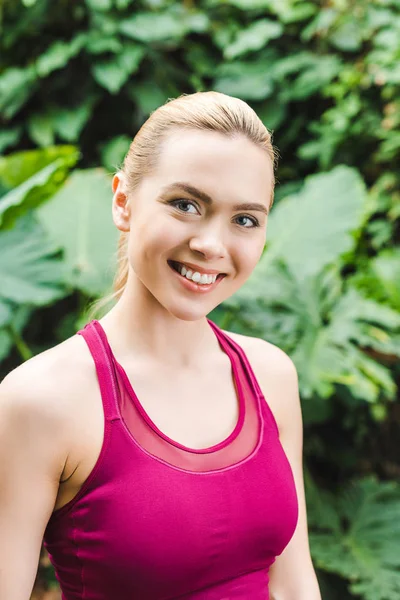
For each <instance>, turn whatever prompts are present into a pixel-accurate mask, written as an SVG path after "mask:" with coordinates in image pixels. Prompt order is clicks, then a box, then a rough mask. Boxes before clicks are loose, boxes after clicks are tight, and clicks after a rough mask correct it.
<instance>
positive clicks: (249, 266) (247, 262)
mask: <svg viewBox="0 0 400 600" xmlns="http://www.w3.org/2000/svg"><path fill="white" fill-rule="evenodd" d="M264 245H265V240H264V239H262V240H260V241H254V243H252V244H247V245H246V246H245V247H244V248H243V251H242V252H241V255H240V265H241V270H242V271H243V275H244V276H247V275H248V274H249V273H250V272H251V271H252V270H253V269H254V268H255V266H256V265H257V263H258V261H259V260H260V258H261V256H262V252H263V249H264Z"/></svg>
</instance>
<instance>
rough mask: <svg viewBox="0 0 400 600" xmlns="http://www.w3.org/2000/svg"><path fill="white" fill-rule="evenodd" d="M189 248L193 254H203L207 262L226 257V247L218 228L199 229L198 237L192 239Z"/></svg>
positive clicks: (194, 236)
mask: <svg viewBox="0 0 400 600" xmlns="http://www.w3.org/2000/svg"><path fill="white" fill-rule="evenodd" d="M189 248H190V249H191V250H192V251H193V252H197V253H198V254H201V255H202V257H203V258H205V259H207V260H215V259H217V258H224V257H225V256H226V249H225V245H224V243H223V240H222V235H221V232H220V231H219V229H218V228H211V227H203V228H199V230H198V231H197V232H196V235H193V236H192V237H191V239H190V241H189Z"/></svg>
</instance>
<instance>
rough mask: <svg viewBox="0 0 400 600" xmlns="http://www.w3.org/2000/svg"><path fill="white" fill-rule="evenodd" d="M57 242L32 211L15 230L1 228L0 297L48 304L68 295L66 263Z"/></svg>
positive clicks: (41, 304) (22, 302)
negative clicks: (48, 235)
mask: <svg viewBox="0 0 400 600" xmlns="http://www.w3.org/2000/svg"><path fill="white" fill-rule="evenodd" d="M58 251H59V247H58V246H57V244H55V243H53V242H52V241H50V240H49V238H48V237H47V236H46V233H45V231H44V229H43V227H41V226H40V225H39V224H38V223H37V221H36V220H35V219H34V218H33V217H32V215H31V214H29V215H24V217H22V218H20V219H19V220H18V221H17V223H16V224H15V226H14V228H13V229H12V230H7V231H0V281H1V289H0V299H3V300H6V301H12V302H14V303H16V304H28V305H34V306H45V305H47V304H50V303H52V302H55V301H56V300H58V299H59V298H62V297H63V296H65V294H66V289H65V287H64V281H65V270H64V264H63V262H62V261H61V260H60V259H59V258H55V253H56V252H58Z"/></svg>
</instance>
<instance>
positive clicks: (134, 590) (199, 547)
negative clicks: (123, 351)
mask: <svg viewBox="0 0 400 600" xmlns="http://www.w3.org/2000/svg"><path fill="white" fill-rule="evenodd" d="M208 323H209V325H210V327H211V328H212V329H213V331H214V332H215V335H216V337H217V339H218V341H219V344H220V346H221V348H222V350H223V351H224V352H226V354H227V355H228V356H229V358H230V361H231V364H232V377H233V381H234V383H235V388H236V391H237V397H238V404H239V417H238V421H237V424H236V426H235V427H234V429H233V431H232V433H231V434H230V435H229V436H228V437H227V438H226V439H225V440H223V441H222V442H220V443H218V444H216V445H214V446H211V447H209V448H202V449H193V448H189V447H187V446H184V445H182V444H180V443H178V442H176V441H174V440H172V439H171V438H169V437H168V436H167V435H165V434H164V433H163V432H162V431H160V430H159V429H158V428H157V426H156V425H155V423H154V422H153V421H152V420H151V419H150V417H149V415H148V414H147V413H146V411H145V410H144V408H143V406H142V404H141V403H140V400H139V398H138V397H137V396H136V394H135V392H134V389H133V387H132V384H131V382H130V381H129V379H128V377H127V374H126V372H125V370H124V368H123V367H122V365H121V364H119V363H118V362H117V360H116V359H115V356H114V355H113V352H112V349H111V347H110V345H109V343H108V340H107V336H106V333H105V331H104V329H103V328H102V326H101V324H100V323H99V321H97V320H96V319H94V320H92V321H90V323H88V324H87V325H85V327H84V328H83V329H81V330H80V331H78V334H80V335H82V336H83V337H84V339H85V340H86V343H87V345H88V347H89V350H90V352H91V354H92V356H93V360H94V363H95V367H96V371H97V377H98V381H99V386H100V392H101V397H102V402H103V410H104V439H103V444H102V448H101V452H100V455H99V458H98V460H97V462H96V465H95V466H94V468H93V470H92V472H91V473H90V475H89V477H88V478H87V479H86V481H85V482H84V484H83V486H82V488H81V489H80V491H79V492H78V494H77V495H76V496H75V497H74V498H73V499H72V500H70V501H69V502H68V503H67V504H66V505H64V506H63V507H61V508H59V509H58V510H56V511H54V513H53V514H52V516H51V518H50V520H49V522H48V525H47V528H46V531H45V535H44V545H45V547H46V549H47V551H48V552H49V556H50V560H51V562H52V564H53V566H54V569H55V573H56V577H57V579H58V581H59V583H60V587H61V591H62V600H175V599H179V600H228V599H229V600H234V599H241V600H249V599H250V598H251V600H269V593H268V583H269V577H268V570H269V567H270V566H271V565H272V563H273V562H274V560H275V557H276V556H278V555H279V554H281V553H282V551H283V550H284V548H285V547H286V546H287V544H288V543H289V541H290V539H291V538H292V536H293V533H294V531H295V528H296V525H297V519H298V501H297V500H298V499H297V495H296V488H295V484H294V479H293V474H292V470H291V468H290V464H289V462H288V460H287V457H286V455H285V453H284V450H283V447H282V446H281V443H280V441H279V432H278V427H277V424H276V421H275V419H274V416H273V414H272V412H271V410H270V408H269V406H268V404H267V402H266V400H265V398H264V397H263V394H262V392H261V389H260V387H259V385H258V383H257V380H256V378H255V376H254V373H253V371H252V369H251V366H250V364H249V362H248V360H247V357H246V355H245V353H244V351H243V350H242V348H241V347H240V346H239V345H238V344H237V343H236V342H234V341H233V340H232V339H231V338H230V337H229V336H228V335H227V334H225V333H224V332H223V331H222V330H221V329H219V328H218V327H217V325H215V323H213V322H212V321H210V320H208ZM132 383H133V385H134V382H132Z"/></svg>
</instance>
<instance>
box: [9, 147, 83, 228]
mask: <svg viewBox="0 0 400 600" xmlns="http://www.w3.org/2000/svg"><path fill="white" fill-rule="evenodd" d="M51 156H53V157H54V156H55V157H56V158H55V159H54V158H53V161H52V162H50V163H48V159H49V158H50V157H51ZM78 156H79V155H78V151H77V150H76V148H75V147H74V146H64V147H60V148H59V149H54V151H50V150H49V149H46V151H44V152H43V153H41V152H40V151H39V152H38V151H29V152H21V153H16V154H15V155H11V156H10V157H3V158H1V159H0V179H2V180H3V181H5V182H7V183H10V182H12V181H14V182H15V181H18V182H19V183H18V184H17V186H16V187H15V188H14V189H12V190H11V191H10V192H8V193H6V194H5V195H3V196H2V197H1V198H0V228H3V229H5V228H8V227H10V226H11V225H12V223H14V221H15V219H17V218H18V217H20V216H21V215H23V214H24V213H25V212H27V211H28V210H29V209H31V208H35V207H37V206H38V205H39V204H40V203H41V202H43V201H44V200H46V199H47V198H49V197H50V196H52V195H53V194H54V193H55V192H56V191H57V190H58V189H59V187H60V185H62V183H63V181H64V180H65V177H66V176H67V173H68V171H69V169H70V168H71V167H72V166H73V165H74V164H75V163H76V161H77V160H78ZM41 159H42V160H43V163H44V164H45V165H46V166H44V167H43V168H41V169H40V170H38V171H36V172H35V171H34V172H33V174H32V175H30V176H28V178H27V179H25V180H24V181H22V182H20V180H21V176H22V174H25V175H27V174H30V173H31V172H32V169H35V168H37V167H38V166H39V165H40V161H41ZM24 161H26V165H25V164H24ZM46 163H47V164H46ZM18 165H20V171H19V172H18V173H17V174H16V175H14V176H13V173H14V171H13V169H15V168H18Z"/></svg>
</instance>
